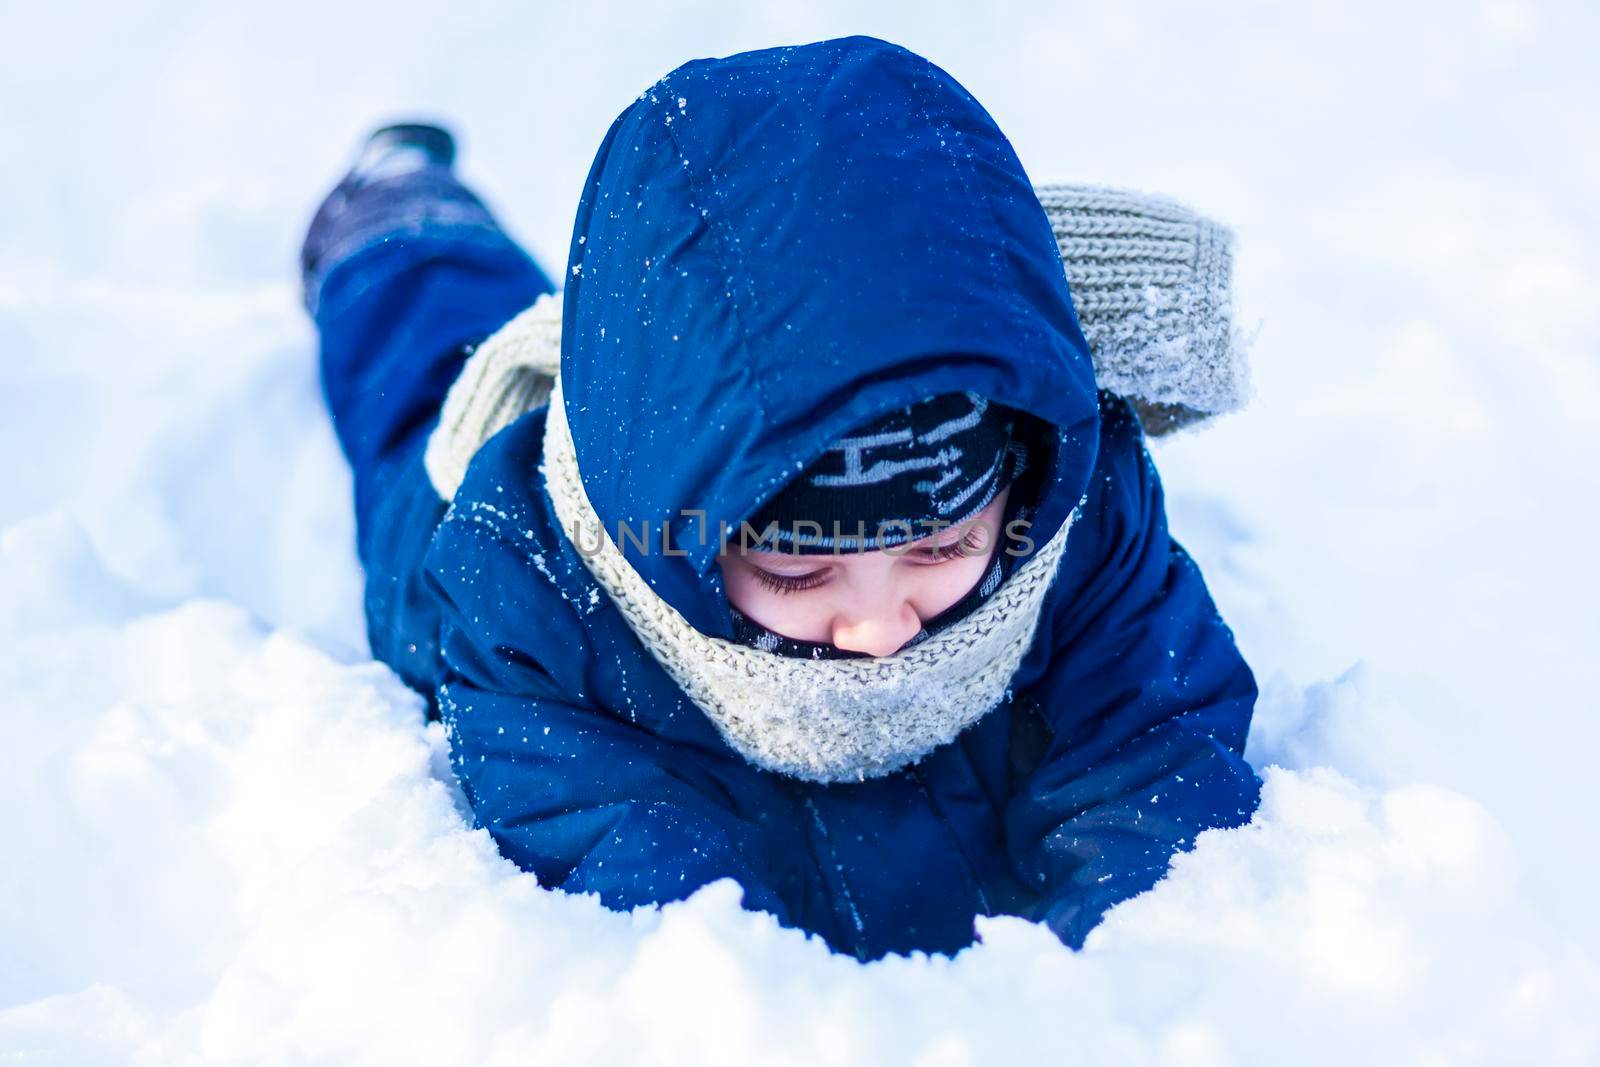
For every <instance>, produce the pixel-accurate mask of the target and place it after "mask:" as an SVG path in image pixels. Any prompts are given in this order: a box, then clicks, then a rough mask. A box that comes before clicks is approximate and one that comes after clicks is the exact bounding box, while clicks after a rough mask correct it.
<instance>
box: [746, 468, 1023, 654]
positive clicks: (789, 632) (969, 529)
mask: <svg viewBox="0 0 1600 1067" xmlns="http://www.w3.org/2000/svg"><path fill="white" fill-rule="evenodd" d="M1009 493H1010V490H1009V489H1005V490H1002V491H1001V492H1000V493H999V494H997V495H996V496H995V498H994V500H992V501H990V502H989V506H988V507H986V508H984V509H983V511H981V512H979V513H978V516H977V518H976V520H974V521H973V522H971V523H967V524H965V525H963V526H958V527H952V528H950V529H947V530H942V531H940V532H939V533H938V534H936V535H934V536H932V537H926V538H923V539H922V540H920V541H914V542H912V543H911V544H910V545H909V546H897V547H896V548H894V549H892V550H882V551H877V552H841V553H838V554H828V555H791V554H788V553H784V552H769V551H761V550H757V549H741V548H740V547H739V546H738V545H734V544H730V545H729V546H728V549H727V551H725V552H723V553H722V554H721V555H720V556H719V557H718V558H717V562H718V564H719V565H720V566H721V567H722V579H723V585H724V586H725V587H726V589H727V591H728V600H729V602H730V603H731V604H732V605H733V606H734V607H736V608H738V609H739V610H740V611H742V612H743V613H744V614H745V615H747V616H749V617H750V618H751V619H752V620H754V621H755V622H757V623H759V624H760V625H762V626H764V627H766V628H767V629H769V630H771V631H772V632H774V633H777V634H781V635H783V636H784V637H789V638H793V639H794V640H796V641H810V642H813V643H818V644H832V645H834V646H836V647H838V648H842V649H846V650H848V651H851V652H865V653H867V654H868V655H872V656H887V655H890V654H891V653H893V652H896V651H898V650H899V649H900V648H901V647H903V646H904V645H905V643H906V642H907V641H909V640H911V639H912V638H913V637H915V636H916V635H917V633H918V632H919V631H920V630H921V629H922V624H923V623H924V622H926V621H927V620H929V619H932V618H933V617H934V616H936V615H938V614H939V613H940V612H942V611H944V610H945V609H946V608H949V607H951V606H952V605H954V604H955V603H956V602H957V601H959V600H960V599H961V598H962V597H964V596H966V595H967V594H968V593H970V592H971V591H972V588H973V587H974V586H975V585H977V584H978V580H979V579H980V578H982V577H983V574H984V572H985V571H986V570H987V569H988V567H989V561H990V560H991V559H992V558H994V554H995V552H996V551H997V549H998V546H999V543H1000V540H1001V538H1002V536H1003V531H1002V530H1001V529H1000V519H1001V517H1002V516H1003V515H1004V514H1005V506H1006V497H1007V496H1008V495H1009ZM963 535H966V536H963Z"/></svg>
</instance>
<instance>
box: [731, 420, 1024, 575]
mask: <svg viewBox="0 0 1600 1067" xmlns="http://www.w3.org/2000/svg"><path fill="white" fill-rule="evenodd" d="M1012 430H1013V420H1012V413H1011V411H1010V410H1009V409H1007V408H1005V407H1003V406H1002V405H999V404H991V403H990V402H989V401H988V400H987V399H986V398H984V397H981V396H979V395H978V394H976V393H971V392H966V393H941V394H940V395H938V396H935V397H931V398H929V399H927V400H921V401H918V402H917V403H915V404H911V405H910V406H908V407H904V408H901V409H900V410H898V411H891V412H890V413H889V414H887V415H883V416H880V417H879V418H877V419H874V420H872V421H871V422H868V423H866V424H864V425H862V426H860V427H857V428H856V429H855V430H853V431H851V432H850V433H849V434H848V435H846V436H844V437H841V438H839V439H838V440H836V441H834V442H833V444H831V445H830V446H829V447H828V449H827V451H825V452H823V453H822V455H821V456H819V457H818V458H817V460H816V461H815V462H813V463H812V464H811V466H809V467H807V468H806V469H805V470H804V471H802V472H801V473H800V474H799V475H798V476H796V477H795V478H794V480H793V481H791V482H790V483H789V484H788V485H786V486H784V488H783V489H782V490H780V491H779V493H778V495H777V496H775V497H773V498H772V499H771V500H770V501H768V502H767V503H766V504H764V505H762V506H761V507H760V508H758V509H757V510H756V513H755V515H754V516H753V517H752V518H751V519H750V520H749V523H750V526H751V528H752V529H753V530H754V531H755V532H756V533H757V534H759V535H761V537H762V540H761V541H760V543H759V545H756V544H752V547H759V548H762V549H770V550H774V551H779V552H789V553H802V554H822V553H835V552H865V551H873V550H876V549H882V548H892V547H894V546H896V545H900V544H904V543H906V542H908V541H916V540H920V539H922V538H924V537H928V536H930V535H931V534H933V533H935V532H936V531H937V530H938V529H940V528H941V526H942V525H951V526H959V525H961V524H963V523H966V522H968V521H970V520H971V519H973V518H974V517H975V516H977V515H978V513H980V512H981V511H983V509H984V508H986V507H988V506H989V504H990V503H991V502H992V501H993V500H994V498H995V496H996V495H998V494H999V493H1000V491H1001V490H1003V489H1004V488H1005V487H1006V486H1007V485H1009V484H1011V481H1012V480H1013V479H1014V478H1015V477H1016V476H1017V474H1018V473H1020V471H1019V465H1020V463H1021V461H1022V456H1023V454H1024V453H1023V450H1022V449H1021V448H1020V447H1018V448H1013V447H1012ZM769 529H770V533H769V532H768V531H769ZM993 533H998V531H993Z"/></svg>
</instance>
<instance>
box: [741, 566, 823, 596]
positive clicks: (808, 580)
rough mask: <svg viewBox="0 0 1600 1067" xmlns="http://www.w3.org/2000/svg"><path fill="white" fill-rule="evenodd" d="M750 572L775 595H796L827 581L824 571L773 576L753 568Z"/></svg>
mask: <svg viewBox="0 0 1600 1067" xmlns="http://www.w3.org/2000/svg"><path fill="white" fill-rule="evenodd" d="M750 572H751V573H752V574H754V575H755V578H756V581H758V582H760V583H761V584H762V585H764V586H766V587H767V588H768V589H771V590H772V591H773V592H775V593H798V592H801V591H802V590H806V589H815V588H816V587H817V586H819V585H821V584H822V583H823V582H826V581H827V580H828V572H827V571H826V570H820V571H811V572H810V573H809V574H773V573H772V572H771V571H768V570H763V569H761V568H760V567H754V566H753V567H751V568H750Z"/></svg>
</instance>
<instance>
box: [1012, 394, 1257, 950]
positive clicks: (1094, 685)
mask: <svg viewBox="0 0 1600 1067" xmlns="http://www.w3.org/2000/svg"><path fill="white" fill-rule="evenodd" d="M1100 447H1101V452H1100V457H1099V459H1098V461H1097V463H1096V467H1095V471H1094V474H1093V475H1092V477H1091V484H1090V486H1089V488H1088V490H1087V494H1086V497H1085V500H1084V501H1083V503H1082V504H1081V505H1080V518H1079V519H1078V521H1077V523H1076V524H1075V525H1074V527H1073V529H1072V530H1071V532H1070V533H1069V534H1068V542H1067V544H1068V547H1067V551H1066V554H1065V556H1064V557H1063V562H1062V566H1061V571H1060V572H1059V573H1058V576H1057V588H1056V590H1055V591H1054V596H1053V598H1052V599H1053V600H1054V601H1055V608H1054V610H1053V611H1052V612H1051V616H1050V630H1049V632H1048V634H1047V635H1045V637H1044V640H1043V643H1042V647H1036V648H1035V650H1034V654H1036V655H1038V654H1042V655H1045V656H1047V657H1048V662H1047V663H1046V664H1045V665H1044V666H1043V667H1042V674H1041V676H1040V678H1039V680H1038V681H1037V682H1036V683H1035V684H1033V685H1031V686H1030V687H1028V689H1027V690H1026V691H1025V692H1024V693H1023V695H1022V697H1021V698H1020V703H1021V705H1022V707H1023V708H1024V709H1028V708H1031V711H1032V714H1035V715H1037V716H1038V717H1039V718H1040V719H1042V721H1043V725H1044V727H1045V729H1044V730H1043V731H1042V732H1041V737H1042V740H1041V744H1042V748H1041V749H1036V751H1035V752H1034V753H1033V757H1034V759H1033V760H1030V762H1034V761H1036V765H1035V766H1033V767H1032V768H1031V770H1030V769H1028V768H1027V767H1023V768H1020V770H1021V771H1022V772H1023V776H1022V777H1021V778H1020V779H1019V780H1018V781H1017V783H1016V788H1015V790H1014V792H1013V795H1012V798H1011V801H1010V803H1009V804H1008V806H1007V810H1006V834H1007V847H1008V849H1009V851H1010V854H1011V857H1012V861H1013V864H1014V866H1015V868H1016V872H1017V874H1018V876H1019V877H1020V878H1021V879H1022V880H1023V882H1024V884H1026V885H1029V886H1031V887H1032V888H1033V890H1034V891H1035V892H1036V893H1037V894H1038V895H1039V898H1038V904H1037V907H1036V909H1035V913H1034V914H1033V916H1032V918H1034V919H1036V920H1038V921H1041V922H1043V923H1045V924H1047V925H1048V926H1050V927H1051V929H1053V930H1054V931H1055V932H1056V933H1057V934H1058V935H1059V936H1060V937H1061V939H1062V940H1063V941H1065V942H1066V943H1068V944H1069V945H1071V946H1072V947H1074V948H1079V947H1082V944H1083V940H1084V938H1085V937H1086V936H1087V935H1088V933H1089V931H1090V930H1091V929H1092V928H1093V927H1094V926H1095V925H1096V924H1097V923H1098V922H1099V921H1100V919H1101V917H1102V916H1103V915H1104V914H1105V912H1106V911H1107V910H1108V909H1109V908H1111V907H1112V906H1113V905H1114V904H1117V903H1119V902H1120V901H1123V900H1126V899H1127V898H1129V897H1132V896H1135V895H1137V894H1139V893H1142V892H1144V891H1145V890H1146V889H1149V888H1150V887H1151V886H1153V885H1154V884H1155V883H1156V882H1157V881H1159V880H1160V879H1161V877H1162V876H1163V875H1164V874H1165V872H1166V869H1167V865H1168V863H1169V861H1170V860H1171V858H1172V856H1173V855H1174V854H1175V853H1176V852H1178V851H1179V850H1182V849H1186V848H1188V847H1190V846H1191V845H1192V844H1193V842H1194V838H1195V835H1196V834H1198V833H1199V832H1200V831H1202V830H1206V829H1209V828H1212V827H1226V826H1237V825H1240V824H1242V823H1244V822H1247V821H1248V820H1249V818H1250V815H1251V813H1252V812H1253V811H1254V810H1255V808H1256V805H1257V803H1258V802H1259V795H1260V793H1259V789H1260V783H1259V781H1258V779H1257V778H1256V775H1255V773H1254V772H1253V771H1252V770H1251V768H1250V766H1249V765H1248V764H1247V763H1246V762H1245V760H1244V757H1243V752H1244V744H1245V733H1246V731H1247V729H1248V727H1249V724H1250V716H1251V712H1252V710H1253V708H1254V705H1255V698H1256V684H1255V678H1254V676H1253V675H1252V673H1251V671H1250V668H1249V666H1248V665H1247V664H1246V663H1245V661H1244V659H1243V657H1242V656H1241V655H1240V654H1239V651H1238V649H1237V648H1236V647H1235V645H1234V641H1233V635H1232V632H1231V631H1230V630H1229V629H1228V626H1227V624H1226V623H1224V622H1223V620H1222V618H1221V616H1220V615H1219V614H1218V613H1217V610H1216V607H1215V605H1214V604H1213V603H1212V600H1211V596H1210V594H1209V593H1208V592H1207V590H1206V586H1205V581H1204V579H1203V578H1202V577H1201V575H1200V571H1199V568H1198V567H1196V566H1195V563H1194V561H1193V560H1192V559H1191V558H1190V557H1189V555H1188V553H1187V552H1185V551H1184V549H1183V547H1182V546H1181V545H1180V544H1178V542H1176V541H1174V540H1172V539H1171V538H1170V537H1169V536H1168V533H1167V524H1166V515H1165V510H1164V505H1163V498H1162V491H1161V482H1160V478H1159V476H1158V475H1157V473H1156V468H1155V464H1154V462H1153V461H1152V460H1151V458H1150V455H1149V453H1148V451H1147V450H1146V449H1145V446H1144V438H1143V433H1142V431H1141V430H1140V428H1139V423H1138V420H1137V418H1136V416H1135V415H1134V414H1133V412H1132V409H1131V408H1130V407H1129V406H1128V405H1127V403H1126V402H1125V401H1122V400H1119V399H1116V398H1112V397H1110V396H1109V394H1106V395H1105V396H1104V397H1103V402H1102V433H1101V446H1100Z"/></svg>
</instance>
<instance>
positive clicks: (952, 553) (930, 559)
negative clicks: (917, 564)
mask: <svg viewBox="0 0 1600 1067" xmlns="http://www.w3.org/2000/svg"><path fill="white" fill-rule="evenodd" d="M987 547H988V534H987V533H986V532H985V531H984V530H983V528H982V527H980V526H978V525H977V524H976V523H974V524H973V525H972V526H971V527H970V528H969V529H968V530H967V533H966V536H964V537H962V538H961V540H959V541H952V542H950V543H949V544H947V545H934V546H933V547H932V548H919V549H916V550H914V551H913V552H912V555H914V556H915V557H916V558H917V559H919V560H921V561H923V562H924V563H926V564H927V565H929V566H932V565H933V564H937V563H948V562H949V561H950V560H953V559H955V558H957V557H959V556H975V555H978V554H979V553H981V552H982V551H983V550H984V549H985V548H987Z"/></svg>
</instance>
